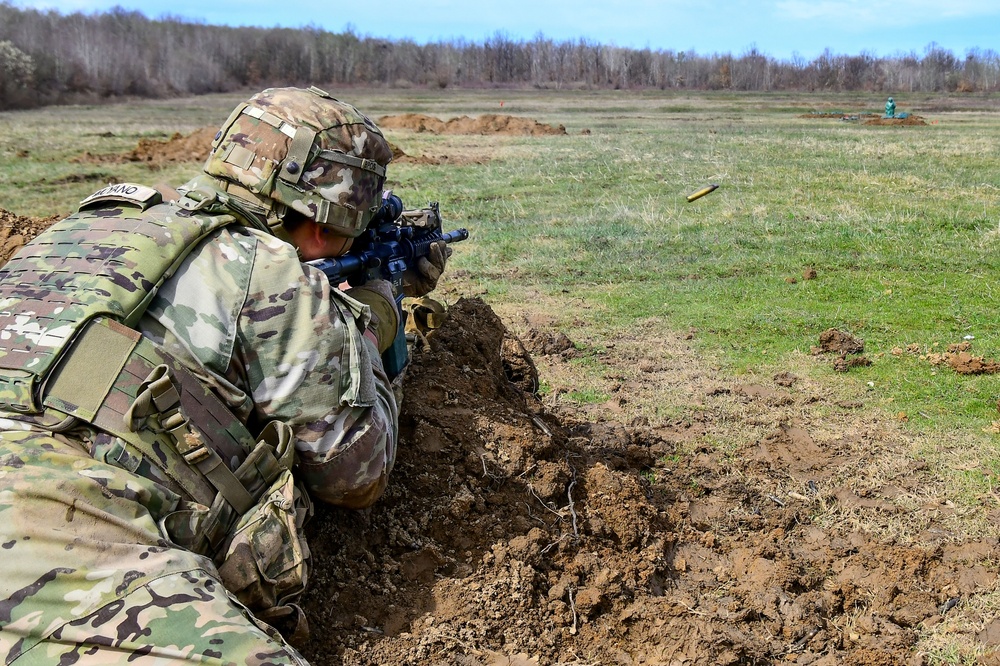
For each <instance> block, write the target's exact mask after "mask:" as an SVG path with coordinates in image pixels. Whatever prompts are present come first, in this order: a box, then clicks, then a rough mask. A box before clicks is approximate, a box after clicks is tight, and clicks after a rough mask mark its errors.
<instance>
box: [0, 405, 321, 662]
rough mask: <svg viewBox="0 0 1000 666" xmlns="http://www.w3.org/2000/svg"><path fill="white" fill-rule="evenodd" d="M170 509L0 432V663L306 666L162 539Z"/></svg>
mask: <svg viewBox="0 0 1000 666" xmlns="http://www.w3.org/2000/svg"><path fill="white" fill-rule="evenodd" d="M13 425H14V424H13V423H12V422H11V421H5V420H2V419H0V428H10V427H12V426H13ZM178 502H179V498H178V497H177V496H176V495H175V494H173V493H171V492H170V491H169V490H166V489H165V488H163V487H162V486H160V485H158V484H156V483H153V482H152V481H149V480H147V479H144V478H142V477H139V476H136V475H134V474H131V473H130V472H128V471H126V470H123V469H120V468H118V467H114V466H111V465H108V464H106V463H104V462H101V461H98V460H94V459H93V458H91V457H90V456H89V455H88V454H87V450H86V447H85V446H84V445H82V444H80V443H78V442H74V441H72V440H70V439H67V438H64V437H60V436H50V435H48V434H39V433H37V432H31V431H23V430H22V431H14V430H5V431H3V432H0V558H2V560H0V562H2V565H0V566H2V573H0V656H2V657H3V659H4V664H12V663H14V664H17V666H29V665H34V664H39V665H42V664H44V665H45V666H51V665H54V664H59V665H69V664H79V665H81V666H92V665H93V666H96V665H98V664H100V665H104V664H126V663H127V664H130V665H139V666H141V665H142V664H148V665H152V664H165V663H171V664H173V663H187V662H190V663H198V664H219V665H222V664H240V665H246V666H251V665H253V666H264V665H268V666H281V665H302V664H305V663H306V662H305V660H303V659H302V657H301V656H300V655H299V654H298V653H297V652H296V651H295V650H294V649H293V648H291V647H290V646H288V645H287V644H286V643H285V642H284V641H283V640H282V638H281V637H280V635H278V633H277V632H276V631H274V630H273V629H271V628H270V627H269V626H268V625H266V624H264V623H262V622H259V621H257V620H256V619H254V618H253V616H252V615H251V614H250V613H249V611H247V610H246V609H245V608H244V607H243V606H242V605H240V604H239V603H238V602H237V601H235V600H234V599H232V598H231V597H230V596H229V594H228V593H227V592H226V590H225V588H224V587H223V586H222V584H221V583H220V582H219V576H218V572H217V570H216V568H215V566H214V565H213V564H212V562H211V560H209V559H208V558H205V557H202V556H200V555H197V554H195V553H192V552H190V551H187V550H184V549H182V548H178V547H177V546H175V545H173V544H172V543H171V542H170V541H169V540H168V539H167V538H166V537H165V535H164V534H163V533H162V532H161V530H160V528H159V521H160V520H161V519H162V518H163V517H164V516H165V515H167V514H169V513H170V512H171V511H173V510H175V509H176V507H177V505H178Z"/></svg>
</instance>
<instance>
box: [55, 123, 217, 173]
mask: <svg viewBox="0 0 1000 666" xmlns="http://www.w3.org/2000/svg"><path fill="white" fill-rule="evenodd" d="M216 132H218V128H216V127H203V128H201V129H199V130H195V131H194V132H191V133H190V134H181V133H180V132H175V133H174V134H173V136H171V137H170V138H168V139H163V140H160V139H148V138H147V139H139V143H138V145H136V147H135V148H134V149H132V150H130V151H129V152H127V153H121V154H111V155H95V154H93V153H90V152H86V153H84V154H83V155H81V156H80V157H77V158H75V159H74V160H73V161H74V162H79V163H97V164H101V163H111V164H119V163H122V162H146V163H149V164H150V165H151V166H160V165H163V164H170V163H174V162H203V161H205V160H206V159H207V158H208V152H209V149H210V147H211V145H212V139H213V138H214V137H215V134H216Z"/></svg>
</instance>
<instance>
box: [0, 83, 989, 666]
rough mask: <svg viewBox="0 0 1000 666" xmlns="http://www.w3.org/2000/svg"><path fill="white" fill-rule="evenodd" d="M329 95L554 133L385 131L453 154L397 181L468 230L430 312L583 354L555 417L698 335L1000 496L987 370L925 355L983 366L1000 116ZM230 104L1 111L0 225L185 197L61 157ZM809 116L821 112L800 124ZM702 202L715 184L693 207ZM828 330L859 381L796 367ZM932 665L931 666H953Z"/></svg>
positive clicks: (964, 489) (124, 147) (813, 104)
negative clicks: (964, 371) (440, 300)
mask: <svg viewBox="0 0 1000 666" xmlns="http://www.w3.org/2000/svg"><path fill="white" fill-rule="evenodd" d="M334 92H335V94H337V95H338V96H339V97H341V98H342V99H344V100H347V101H350V102H352V103H354V104H355V105H357V106H358V107H359V108H361V109H362V110H364V111H365V112H367V113H368V114H369V115H370V116H372V117H373V118H375V119H376V120H377V119H378V118H380V117H382V116H384V115H396V114H402V113H425V114H430V115H436V116H438V117H440V118H442V119H448V118H452V117H455V116H459V115H470V116H477V115H481V114H485V113H500V114H513V115H518V116H525V117H528V118H532V119H534V120H537V121H539V122H543V123H548V124H553V125H564V126H565V128H566V130H567V134H566V135H564V136H543V137H527V136H500V135H491V136H480V135H433V134H427V133H413V132H404V131H394V132H387V135H388V138H389V139H390V141H392V143H394V144H395V145H397V146H398V147H399V148H401V149H402V150H403V151H404V152H405V153H406V154H407V155H410V156H426V157H441V156H447V157H448V159H447V160H444V163H442V164H437V165H429V164H419V163H413V162H406V161H403V162H401V163H399V164H396V165H393V166H391V167H390V180H391V186H392V187H393V189H394V191H395V192H396V193H397V194H399V195H400V196H401V197H402V198H403V200H404V201H405V202H406V203H407V204H408V205H413V206H421V205H423V204H424V203H426V202H427V201H429V200H437V201H439V202H440V204H441V210H442V213H443V215H444V216H445V219H446V225H447V226H448V227H449V228H454V227H458V226H464V227H467V228H468V229H469V231H470V232H471V239H470V240H469V241H467V242H464V243H462V244H461V245H459V246H456V248H455V254H454V257H453V260H452V263H451V267H450V270H449V274H448V277H447V280H446V282H445V289H444V290H443V291H444V293H445V294H446V296H447V297H448V298H452V297H457V295H463V294H475V295H482V296H483V298H484V299H485V300H487V301H488V302H489V303H490V304H491V305H493V306H494V308H496V309H497V310H498V312H501V313H503V314H505V316H506V318H507V319H508V320H512V319H514V317H512V316H511V315H512V313H518V312H521V311H524V312H534V313H536V314H539V313H541V314H544V315H545V316H546V317H547V318H548V321H550V322H551V324H552V326H554V327H556V328H560V329H563V330H565V331H566V332H567V333H569V334H570V335H571V337H572V339H573V340H574V342H576V344H577V346H578V347H579V348H580V351H581V352H582V353H581V355H580V356H579V357H578V358H576V359H574V360H573V362H572V363H570V364H569V372H570V373H571V374H572V377H571V379H570V380H567V379H565V378H554V377H548V376H543V387H544V390H545V391H548V392H550V393H551V392H552V391H553V387H554V384H556V383H560V382H561V383H562V384H563V385H565V386H568V387H569V389H570V390H566V391H563V392H562V399H566V400H570V401H574V402H577V403H582V404H587V403H601V402H603V401H605V400H607V399H608V397H609V395H610V394H611V393H612V392H613V391H614V388H613V387H612V382H610V381H609V380H608V377H609V375H613V374H614V372H616V371H620V370H621V368H620V367H617V368H616V367H612V366H613V365H614V364H615V363H618V364H621V363H623V362H625V361H622V360H621V359H617V360H616V359H615V357H614V355H607V354H604V353H602V351H603V350H605V349H606V348H607V347H610V346H611V345H612V344H613V341H615V340H617V339H620V338H623V337H625V336H633V337H634V336H635V334H636V332H637V331H638V332H640V333H643V332H646V331H653V332H677V331H689V330H691V329H694V330H695V331H696V333H695V334H694V335H693V339H692V341H691V344H694V345H696V346H697V350H698V352H699V354H700V355H702V356H703V357H704V358H705V359H707V363H709V364H710V365H712V366H713V367H715V368H718V369H720V371H721V372H724V373H726V374H728V375H730V376H732V375H736V376H741V375H742V376H747V377H770V376H772V375H773V374H774V373H777V372H781V371H784V370H788V369H794V371H795V372H796V373H798V374H803V373H804V374H807V375H808V378H809V380H810V381H811V382H815V383H818V384H820V385H821V386H823V387H824V390H825V391H826V392H827V393H828V394H829V395H831V396H834V398H836V397H837V396H843V397H844V399H856V398H858V397H859V396H860V397H863V403H864V409H865V410H866V411H867V413H868V414H870V418H872V419H876V418H878V419H892V420H899V421H900V427H902V428H904V429H905V430H906V431H907V432H908V433H909V434H910V436H911V437H912V442H913V452H912V453H913V456H914V457H916V458H920V459H923V460H926V461H927V462H928V463H929V465H930V466H931V467H932V468H933V469H934V470H935V473H936V474H938V475H939V476H940V477H942V478H944V479H946V485H947V486H948V491H947V493H946V494H947V496H948V497H950V498H951V499H952V500H954V501H955V502H956V503H958V504H959V505H960V507H961V506H963V505H964V506H965V507H970V508H971V507H975V506H976V505H977V503H978V502H980V501H981V498H982V497H983V496H984V495H986V496H989V497H994V495H993V493H994V491H995V488H996V486H997V479H998V478H1000V434H998V430H1000V428H998V426H997V422H998V421H1000V414H998V411H997V410H998V406H997V400H998V397H1000V375H991V374H983V375H961V374H958V373H956V372H954V371H953V370H951V369H950V368H948V367H946V366H940V365H932V363H931V362H930V358H932V357H928V354H932V353H940V352H942V351H944V350H945V349H946V348H947V346H948V345H949V344H951V343H958V342H963V341H968V342H971V345H972V346H971V349H970V352H971V353H972V354H973V355H975V356H983V357H985V358H986V359H998V358H1000V327H998V314H997V313H998V299H1000V293H998V291H1000V288H998V287H997V285H995V284H994V282H996V275H997V268H998V265H1000V258H998V249H1000V209H998V205H997V204H998V200H997V197H998V193H1000V97H984V96H971V95H966V96H928V95H923V96H914V97H908V96H907V95H905V94H902V93H899V94H896V95H895V97H896V100H897V104H898V110H899V111H906V112H910V113H913V114H918V115H920V116H921V117H923V119H924V120H925V121H926V123H927V124H926V125H923V126H867V125H864V124H861V123H858V122H842V121H840V120H838V119H837V118H836V115H835V114H832V113H827V112H832V111H837V112H843V113H858V112H871V113H878V112H880V110H881V108H882V104H883V103H884V98H883V97H882V96H880V95H868V96H861V95H858V94H851V95H842V96H834V95H827V94H812V95H807V94H802V95H788V94H780V95H778V94H776V95H761V94H754V95H739V94H733V93H691V94H683V95H678V94H673V93H672V94H665V93H659V92H645V93H633V92H609V91H602V92H581V91H574V92H558V91H545V92H542V91H451V90H442V91H430V92H428V91H415V90H404V91H388V90H383V91H373V90H345V91H334ZM241 99H242V96H232V95H219V96H206V97H200V98H194V99H184V100H166V101H143V102H135V103H132V104H127V105H125V104H123V105H114V106H101V107H68V108H48V109H42V110H38V111H31V112H20V113H3V114H0V127H3V128H4V132H2V133H0V208H4V209H7V210H9V211H12V212H15V213H18V214H20V215H31V216H48V215H52V214H67V213H69V212H70V211H71V210H72V209H73V207H74V205H75V202H77V201H79V200H80V199H82V198H83V197H84V196H86V195H87V194H89V193H91V192H92V191H94V190H96V189H98V188H100V187H102V186H103V185H105V184H106V183H107V182H108V181H116V182H121V181H134V182H141V183H148V184H154V185H155V184H158V183H170V184H178V183H180V182H183V181H184V180H186V179H187V177H189V176H191V175H193V174H194V173H196V172H197V170H198V169H199V166H200V165H198V164H196V163H194V164H192V163H187V164H172V165H166V166H163V167H156V166H153V165H149V164H145V163H101V162H99V161H97V162H95V161H74V159H75V158H78V157H80V156H81V155H83V154H84V153H85V152H89V153H92V154H96V155H108V154H121V153H125V152H127V151H129V150H131V149H133V148H134V147H135V146H136V143H137V141H138V140H139V139H141V138H160V139H163V138H166V137H169V136H170V135H171V134H173V133H174V132H182V133H189V132H192V131H194V130H196V129H199V128H202V127H207V126H214V125H218V124H219V123H220V122H221V121H222V120H224V119H225V117H226V116H227V115H228V113H229V110H230V109H231V108H232V107H233V105H234V104H235V103H236V102H238V101H240V100H241ZM501 102H502V105H501ZM813 111H819V112H824V113H826V115H827V116H829V117H826V116H824V117H820V116H814V117H803V115H804V114H808V113H809V112H813ZM708 183H716V184H718V185H719V188H718V189H717V190H716V191H715V192H713V193H711V194H709V195H707V196H705V197H703V198H701V199H698V200H697V201H694V202H688V201H687V199H686V197H687V195H688V194H690V193H692V192H695V191H696V190H699V189H700V188H702V187H703V186H705V185H706V184H708ZM808 269H813V270H815V278H813V279H805V278H804V272H805V271H806V270H808ZM514 323H515V324H516V322H514ZM828 328H838V329H840V330H842V331H845V332H849V333H851V334H852V335H854V336H856V337H858V338H861V339H863V340H864V342H865V355H866V357H867V358H868V359H869V360H870V361H871V365H868V366H864V367H856V368H852V369H851V370H850V371H849V372H846V373H844V372H836V371H835V370H834V368H833V364H832V359H830V358H828V357H826V358H818V357H816V358H814V357H812V356H810V348H811V347H813V346H814V345H817V344H819V335H820V334H821V333H822V332H823V331H824V330H826V329H828ZM650 353H656V352H655V351H651V352H650ZM626 361H627V359H626ZM661 397H662V396H660V397H658V396H657V395H656V394H650V395H648V396H643V395H639V396H631V398H632V409H633V410H634V413H640V414H643V415H646V416H651V417H652V418H653V419H654V420H655V419H657V418H661V419H669V418H674V417H676V416H678V415H679V414H680V415H683V413H684V412H685V411H686V410H694V409H697V407H696V406H693V405H692V406H687V405H683V404H681V405H673V406H670V407H665V406H664V405H663V404H659V403H657V401H658V400H660V399H661ZM630 415H632V414H626V415H625V417H628V416H630ZM904 415H905V419H904V418H903V416H904ZM733 436H734V437H736V436H739V435H738V434H734V435H733ZM725 444H726V443H725V442H722V443H720V445H722V446H724V445H725ZM993 501H994V503H995V502H996V500H995V499H994V500H993ZM994 508H995V507H994ZM980 513H981V512H980ZM973 531H974V530H970V532H973ZM987 531H988V530H987ZM980 534H982V532H980ZM949 649H951V648H949V647H947V646H946V647H944V648H939V650H938V652H937V654H936V656H935V661H934V663H959V662H960V661H961V658H960V657H957V656H949V654H948V650H949Z"/></svg>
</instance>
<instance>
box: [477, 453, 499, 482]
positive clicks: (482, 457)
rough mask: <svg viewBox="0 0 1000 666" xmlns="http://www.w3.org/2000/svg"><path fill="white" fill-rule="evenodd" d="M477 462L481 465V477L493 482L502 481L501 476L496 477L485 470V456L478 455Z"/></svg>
mask: <svg viewBox="0 0 1000 666" xmlns="http://www.w3.org/2000/svg"><path fill="white" fill-rule="evenodd" d="M479 460H480V462H482V463H483V476H488V477H490V478H491V479H493V480H494V481H503V477H502V476H497V475H496V474H493V473H491V472H490V471H489V470H488V469H487V468H486V454H480V456H479Z"/></svg>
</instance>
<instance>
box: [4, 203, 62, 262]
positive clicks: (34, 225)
mask: <svg viewBox="0 0 1000 666" xmlns="http://www.w3.org/2000/svg"><path fill="white" fill-rule="evenodd" d="M57 219H59V218H58V217H57V216H53V217H21V216H19V215H15V214H14V213H11V212H10V211H6V210H4V209H2V208H0V266H2V265H4V264H5V263H7V260H8V259H10V258H11V257H12V256H13V255H14V253H15V252H17V251H18V250H19V249H21V247H22V246H23V245H24V244H25V243H27V242H28V241H29V240H31V239H32V238H34V237H35V236H37V235H38V234H40V233H41V232H42V231H44V230H45V229H47V228H48V226H49V225H50V224H52V223H53V222H54V221H55V220H57Z"/></svg>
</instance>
